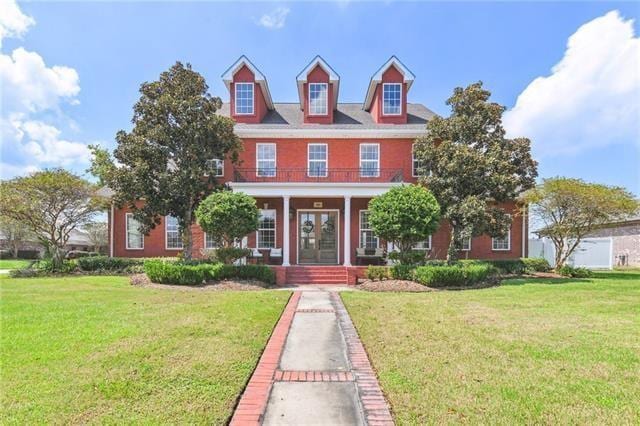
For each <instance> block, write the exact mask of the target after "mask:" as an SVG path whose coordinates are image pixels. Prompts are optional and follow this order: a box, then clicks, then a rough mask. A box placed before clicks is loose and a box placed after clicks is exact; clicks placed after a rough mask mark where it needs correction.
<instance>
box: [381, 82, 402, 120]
mask: <svg viewBox="0 0 640 426" xmlns="http://www.w3.org/2000/svg"><path fill="white" fill-rule="evenodd" d="M382 101H383V110H382V113H383V114H384V115H400V114H401V113H402V84H400V83H384V84H383V85H382Z"/></svg>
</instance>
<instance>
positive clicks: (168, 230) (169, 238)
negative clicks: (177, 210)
mask: <svg viewBox="0 0 640 426" xmlns="http://www.w3.org/2000/svg"><path fill="white" fill-rule="evenodd" d="M164 224H165V228H164V229H165V241H166V242H167V249H169V250H179V249H181V248H182V236H181V235H180V225H178V218H177V217H173V216H165V218H164Z"/></svg>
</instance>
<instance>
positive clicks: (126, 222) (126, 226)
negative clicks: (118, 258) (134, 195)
mask: <svg viewBox="0 0 640 426" xmlns="http://www.w3.org/2000/svg"><path fill="white" fill-rule="evenodd" d="M129 218H133V213H126V214H125V219H124V240H125V247H126V249H127V250H144V234H142V233H141V234H142V247H130V246H129ZM134 220H135V219H134ZM138 232H140V230H138Z"/></svg>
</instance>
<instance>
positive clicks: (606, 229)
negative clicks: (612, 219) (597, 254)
mask: <svg viewBox="0 0 640 426" xmlns="http://www.w3.org/2000/svg"><path fill="white" fill-rule="evenodd" d="M588 237H589V238H609V239H611V264H612V265H613V266H640V214H638V215H636V216H632V217H629V218H628V219H626V220H624V221H621V222H616V223H609V224H606V225H602V226H600V227H599V228H598V229H597V230H595V231H593V232H591V233H590V234H589V235H588Z"/></svg>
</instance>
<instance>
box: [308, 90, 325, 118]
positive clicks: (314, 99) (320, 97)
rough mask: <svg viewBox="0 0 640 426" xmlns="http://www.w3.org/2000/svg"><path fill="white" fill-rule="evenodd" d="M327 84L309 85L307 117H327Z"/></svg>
mask: <svg viewBox="0 0 640 426" xmlns="http://www.w3.org/2000/svg"><path fill="white" fill-rule="evenodd" d="M327 90H328V85H327V83H309V115H327V111H328V109H329V108H328V99H329V98H328V97H327Z"/></svg>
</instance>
